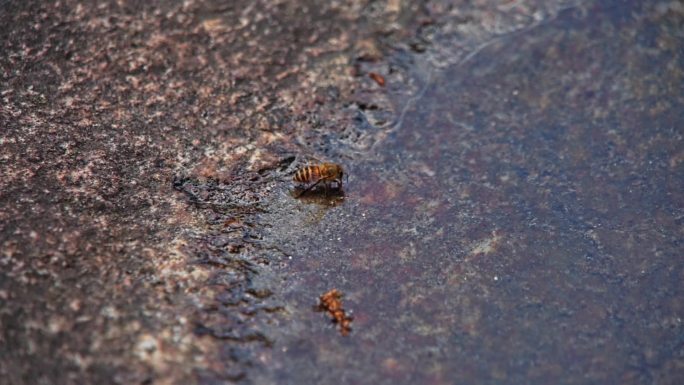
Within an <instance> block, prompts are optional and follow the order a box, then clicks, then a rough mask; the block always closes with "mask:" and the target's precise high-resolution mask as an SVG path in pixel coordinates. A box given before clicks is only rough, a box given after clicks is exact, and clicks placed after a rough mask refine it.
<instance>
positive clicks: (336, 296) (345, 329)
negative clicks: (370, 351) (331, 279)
mask: <svg viewBox="0 0 684 385" xmlns="http://www.w3.org/2000/svg"><path fill="white" fill-rule="evenodd" d="M318 309H319V310H320V311H326V312H328V314H330V316H331V317H332V321H333V322H334V323H336V324H338V325H340V333H341V334H342V335H343V336H346V335H348V334H349V332H351V323H352V321H353V320H354V318H353V317H351V316H348V315H346V313H345V311H344V309H343V308H342V293H341V292H340V291H339V290H337V289H332V290H330V291H328V292H327V293H325V294H323V295H322V296H320V297H319V304H318Z"/></svg>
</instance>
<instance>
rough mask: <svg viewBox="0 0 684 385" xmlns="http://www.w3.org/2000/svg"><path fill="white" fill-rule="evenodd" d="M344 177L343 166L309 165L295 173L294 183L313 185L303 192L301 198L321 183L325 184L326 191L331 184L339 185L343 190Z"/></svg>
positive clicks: (330, 164) (328, 164) (333, 164)
mask: <svg viewBox="0 0 684 385" xmlns="http://www.w3.org/2000/svg"><path fill="white" fill-rule="evenodd" d="M343 176H344V170H343V169H342V166H340V165H339V164H335V163H321V164H315V165H309V166H305V167H302V168H300V169H299V170H297V172H295V174H294V177H293V178H292V180H293V181H295V182H298V183H312V182H313V184H312V185H311V186H309V187H307V188H306V190H304V191H302V192H301V193H300V194H299V195H298V197H299V196H301V195H302V194H304V193H305V192H307V191H309V190H311V189H312V188H314V187H316V186H317V185H318V184H319V183H321V182H323V185H324V186H325V189H326V191H327V190H328V187H329V185H330V184H331V183H333V182H334V183H337V186H338V188H342V177H343Z"/></svg>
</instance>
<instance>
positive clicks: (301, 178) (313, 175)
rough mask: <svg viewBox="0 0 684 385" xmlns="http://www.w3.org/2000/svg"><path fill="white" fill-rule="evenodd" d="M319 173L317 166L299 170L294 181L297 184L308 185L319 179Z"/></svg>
mask: <svg viewBox="0 0 684 385" xmlns="http://www.w3.org/2000/svg"><path fill="white" fill-rule="evenodd" d="M320 177H321V172H320V169H319V167H318V166H306V167H303V168H301V169H299V170H297V172H296V173H295V175H294V178H293V179H294V181H295V182H299V183H309V182H313V181H316V180H318V179H320Z"/></svg>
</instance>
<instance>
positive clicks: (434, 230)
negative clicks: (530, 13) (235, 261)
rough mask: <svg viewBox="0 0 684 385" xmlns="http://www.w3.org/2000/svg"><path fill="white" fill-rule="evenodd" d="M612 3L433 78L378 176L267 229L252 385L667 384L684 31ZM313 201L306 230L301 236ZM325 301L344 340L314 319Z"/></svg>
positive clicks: (359, 174)
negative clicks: (272, 292) (265, 343)
mask: <svg viewBox="0 0 684 385" xmlns="http://www.w3.org/2000/svg"><path fill="white" fill-rule="evenodd" d="M620 4H621V7H612V8H602V7H601V6H598V5H596V6H592V7H590V9H589V10H588V11H587V12H580V11H577V10H569V11H566V12H563V13H562V14H561V15H559V17H558V18H557V19H556V20H554V21H552V22H550V23H548V24H545V25H540V26H538V27H536V28H535V29H532V30H529V31H526V32H525V33H522V34H517V35H515V36H510V37H509V38H505V39H500V42H498V43H496V44H492V45H491V46H489V47H487V48H486V49H483V50H482V51H481V52H479V53H478V55H477V56H474V57H473V58H472V60H470V61H469V62H468V63H466V64H465V65H463V66H456V67H449V68H446V69H445V70H443V71H441V72H440V73H439V74H435V75H434V76H433V79H434V80H433V81H432V82H431V85H430V87H428V88H427V89H426V91H425V94H424V95H422V96H421V98H420V100H416V102H415V103H414V106H412V107H411V108H410V109H409V110H408V111H407V112H406V114H405V116H404V118H403V124H402V127H401V129H400V130H399V131H398V132H397V133H396V134H395V135H394V136H393V137H392V138H391V139H389V140H388V141H387V142H385V144H384V145H383V146H382V148H379V149H378V151H379V153H378V154H373V156H372V159H373V160H370V161H365V162H364V160H363V159H357V160H356V162H357V163H355V164H351V165H348V166H350V167H351V168H352V169H353V174H352V175H353V177H354V178H353V181H352V183H350V184H349V185H345V192H344V193H343V192H342V191H338V193H337V194H338V195H326V194H325V193H324V192H323V193H321V192H320V191H319V192H317V193H315V194H305V195H303V196H302V197H300V198H298V199H297V200H296V201H295V202H294V203H287V207H288V209H287V213H288V215H286V216H278V215H280V214H279V213H277V212H276V213H275V214H271V215H273V217H271V218H270V220H271V222H272V223H279V224H280V226H279V227H278V226H276V227H274V229H273V233H271V234H269V235H268V236H269V237H270V238H271V239H276V240H278V242H281V243H283V244H285V245H288V247H290V248H292V249H293V250H294V251H293V252H292V253H291V254H292V258H291V259H290V260H289V262H288V263H287V264H285V265H284V267H283V271H282V274H283V276H284V277H286V282H285V283H283V286H282V287H281V288H279V289H278V290H279V291H280V292H282V293H283V298H284V300H285V302H286V303H288V309H289V314H290V317H291V318H290V319H289V320H288V322H290V326H288V327H285V328H282V329H280V330H278V331H277V332H276V334H277V335H275V336H274V340H275V341H276V342H275V344H274V349H273V352H272V356H270V358H269V360H270V361H269V365H270V366H269V368H271V371H265V372H260V373H254V376H253V377H252V378H255V379H257V382H258V381H259V380H263V381H265V382H279V383H326V382H336V383H347V384H354V383H358V384H368V383H373V384H384V383H393V384H416V383H421V384H453V383H535V384H547V383H558V382H561V383H616V384H617V383H655V382H662V383H672V380H673V379H674V378H676V374H677V373H676V371H677V370H680V371H681V354H682V350H681V349H682V344H683V343H684V340H682V336H683V335H684V325H683V324H682V307H681V300H680V298H681V295H682V294H683V293H682V285H681V279H682V277H683V276H684V269H683V264H682V260H681V257H680V254H681V245H682V235H681V224H682V223H681V222H682V214H681V207H682V206H681V203H682V202H683V201H684V200H683V198H684V196H683V195H682V191H684V181H683V180H682V179H683V178H682V177H681V175H684V170H682V167H683V164H684V162H682V159H683V156H682V132H681V130H680V129H679V127H681V125H682V123H684V121H683V120H682V119H683V116H682V114H681V112H680V111H682V110H683V109H682V108H683V107H684V105H683V104H684V103H682V102H683V100H682V94H681V89H682V85H683V84H682V79H683V78H684V77H682V65H681V63H682V57H681V55H682V51H681V41H680V40H678V39H677V38H674V36H676V34H677V33H680V34H681V32H682V29H681V28H682V25H683V24H682V21H683V18H682V15H681V14H680V13H676V12H674V11H667V10H663V9H662V7H649V6H646V5H638V4H637V5H634V4H622V3H620ZM628 5H629V7H628ZM626 8H628V9H626ZM442 43H444V44H447V43H448V41H445V42H442ZM655 68H658V70H655ZM398 103H401V101H398ZM378 159H379V160H378ZM289 198H292V196H290V197H289ZM342 202H344V203H345V204H344V205H341V203H342ZM301 203H303V204H304V205H301ZM311 203H313V204H314V205H316V206H320V207H325V209H324V210H320V211H318V214H317V215H319V220H316V221H302V220H300V219H301V218H302V216H306V215H310V214H311V210H312V209H313V208H311V207H308V208H307V207H306V206H307V204H311ZM331 288H338V289H340V290H342V291H343V292H344V293H345V295H346V296H345V308H348V309H349V310H350V311H352V312H353V315H354V333H352V334H351V335H350V336H349V337H347V338H342V337H341V336H339V335H338V334H337V333H335V332H334V330H331V328H330V326H329V325H328V324H327V323H325V322H321V318H320V317H319V315H317V314H312V312H310V311H308V309H310V307H311V305H313V304H315V301H316V299H317V297H318V295H319V294H320V293H323V292H326V291H328V290H330V289H331ZM678 368H679V369H678Z"/></svg>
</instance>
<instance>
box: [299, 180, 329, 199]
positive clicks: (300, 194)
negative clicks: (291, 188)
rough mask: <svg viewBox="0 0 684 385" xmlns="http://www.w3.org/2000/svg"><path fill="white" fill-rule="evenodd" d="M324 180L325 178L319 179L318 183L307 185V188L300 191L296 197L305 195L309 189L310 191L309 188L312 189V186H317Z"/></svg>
mask: <svg viewBox="0 0 684 385" xmlns="http://www.w3.org/2000/svg"><path fill="white" fill-rule="evenodd" d="M322 180H323V179H319V180H317V181H316V183H314V184H312V185H311V186H309V187H307V188H306V190H304V191H302V192H300V193H299V194H297V196H296V197H295V198H299V197H300V196H302V195H304V193H306V192H307V191H309V190H311V189H312V188H314V187H316V185H317V184H319V183H321V181H322Z"/></svg>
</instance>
